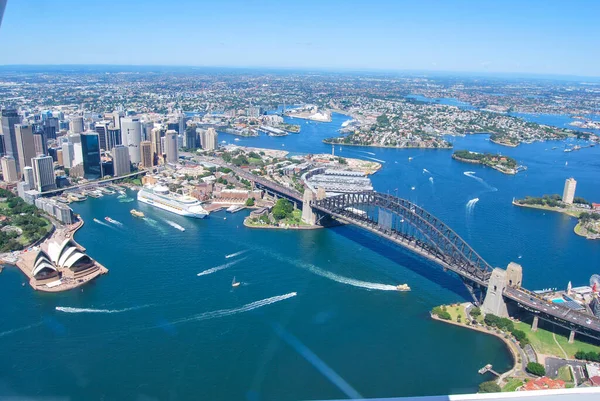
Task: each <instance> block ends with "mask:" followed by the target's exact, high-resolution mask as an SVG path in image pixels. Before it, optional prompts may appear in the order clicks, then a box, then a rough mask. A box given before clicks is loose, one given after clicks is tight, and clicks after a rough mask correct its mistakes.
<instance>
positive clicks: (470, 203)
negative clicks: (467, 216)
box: [467, 198, 479, 212]
mask: <svg viewBox="0 0 600 401" xmlns="http://www.w3.org/2000/svg"><path fill="white" fill-rule="evenodd" d="M477 202H479V198H473V199H471V200H470V201H468V202H467V211H468V212H470V211H471V210H473V208H474V207H475V204H476V203H477Z"/></svg>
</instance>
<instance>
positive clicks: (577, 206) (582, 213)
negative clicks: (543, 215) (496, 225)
mask: <svg viewBox="0 0 600 401" xmlns="http://www.w3.org/2000/svg"><path fill="white" fill-rule="evenodd" d="M512 203H513V205H515V206H521V207H528V208H532V209H541V210H548V211H551V212H558V213H563V214H566V215H569V216H572V217H576V218H577V219H578V220H579V221H578V223H577V225H576V226H575V228H574V231H575V234H577V235H580V236H582V237H585V238H588V239H600V213H597V212H594V211H592V209H591V207H592V202H589V201H587V200H586V199H584V198H581V197H577V196H576V197H575V198H573V204H566V203H564V202H563V201H562V197H561V196H560V195H559V194H554V195H544V196H542V197H533V196H526V197H525V198H524V199H515V200H513V202H512Z"/></svg>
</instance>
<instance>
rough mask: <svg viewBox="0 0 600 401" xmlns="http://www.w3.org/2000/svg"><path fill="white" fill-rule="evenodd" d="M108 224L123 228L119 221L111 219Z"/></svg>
mask: <svg viewBox="0 0 600 401" xmlns="http://www.w3.org/2000/svg"><path fill="white" fill-rule="evenodd" d="M110 223H112V224H114V225H115V226H119V227H123V223H121V222H120V221H117V220H115V219H112V220H111V221H110Z"/></svg>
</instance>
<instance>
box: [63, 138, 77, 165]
mask: <svg viewBox="0 0 600 401" xmlns="http://www.w3.org/2000/svg"><path fill="white" fill-rule="evenodd" d="M62 157H63V166H64V167H65V168H71V167H73V166H74V164H73V163H74V161H75V150H74V148H73V144H72V143H71V142H63V144H62Z"/></svg>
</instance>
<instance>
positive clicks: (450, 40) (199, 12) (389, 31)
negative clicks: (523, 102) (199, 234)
mask: <svg viewBox="0 0 600 401" xmlns="http://www.w3.org/2000/svg"><path fill="white" fill-rule="evenodd" d="M598 15H600V1H598V0H593V1H579V0H569V1H564V0H561V1H555V0H543V1H539V0H519V1H514V0H494V1H487V0H486V1H475V0H453V1H450V0H438V1H432V0H414V1H404V0H365V1H354V0H345V1H339V0H320V1H319V0H317V1H315V0H292V1H271V0H262V1H258V0H215V1H204V0H168V1H162V0H161V1H159V0H81V1H76V0H8V4H7V6H6V11H5V13H4V21H3V22H2V26H1V27H0V65H5V64H116V65H186V66H228V67H274V68H295V69H296V68H297V69H303V68H307V69H345V70H348V69H351V70H386V71H396V70H398V71H403V70H423V71H461V72H481V73H486V72H490V73H496V72H501V73H526V74H557V75H576V76H595V77H598V76H600V51H598V50H599V48H600V46H599V45H600V23H598Z"/></svg>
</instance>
